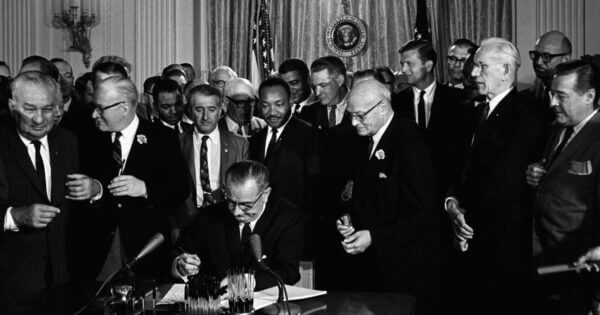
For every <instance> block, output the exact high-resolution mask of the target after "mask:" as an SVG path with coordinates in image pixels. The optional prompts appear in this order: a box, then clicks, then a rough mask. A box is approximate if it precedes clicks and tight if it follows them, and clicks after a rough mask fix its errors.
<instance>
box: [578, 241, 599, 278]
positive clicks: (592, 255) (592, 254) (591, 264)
mask: <svg viewBox="0 0 600 315" xmlns="http://www.w3.org/2000/svg"><path fill="white" fill-rule="evenodd" d="M575 264H576V265H582V266H583V267H584V268H585V269H586V270H587V271H595V272H598V271H600V266H599V265H598V264H600V246H598V247H595V248H592V249H590V250H588V252H587V253H585V254H584V255H583V256H581V257H579V259H578V260H577V262H576V263H575Z"/></svg>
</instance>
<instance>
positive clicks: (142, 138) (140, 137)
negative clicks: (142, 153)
mask: <svg viewBox="0 0 600 315" xmlns="http://www.w3.org/2000/svg"><path fill="white" fill-rule="evenodd" d="M136 139H137V142H138V143H139V144H146V143H148V138H146V135H137V137H136Z"/></svg>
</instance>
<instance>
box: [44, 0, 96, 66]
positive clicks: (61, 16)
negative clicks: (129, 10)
mask: <svg viewBox="0 0 600 315" xmlns="http://www.w3.org/2000/svg"><path fill="white" fill-rule="evenodd" d="M99 20H100V19H99V18H98V17H97V16H96V15H95V14H93V13H92V14H88V13H87V12H85V11H84V12H82V13H81V14H79V7H78V6H74V5H73V6H71V7H70V8H69V10H62V11H61V12H56V13H54V19H53V25H54V26H55V27H58V28H64V29H66V30H68V31H69V32H70V33H71V46H70V47H69V51H78V52H80V53H81V54H82V56H83V64H84V65H85V67H86V68H89V67H90V59H91V57H92V45H91V44H90V34H91V28H92V27H94V26H96V25H98V23H99V22H100V21H99Z"/></svg>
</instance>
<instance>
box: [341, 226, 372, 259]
mask: <svg viewBox="0 0 600 315" xmlns="http://www.w3.org/2000/svg"><path fill="white" fill-rule="evenodd" d="M369 246H371V232H369V231H368V230H360V231H357V232H356V233H354V234H352V235H350V236H348V237H347V238H346V239H344V240H343V241H342V247H344V250H345V251H346V253H348V254H352V255H354V254H360V253H362V252H364V251H365V250H367V248H369Z"/></svg>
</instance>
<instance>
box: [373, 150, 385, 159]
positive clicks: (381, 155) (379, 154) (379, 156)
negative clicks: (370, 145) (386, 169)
mask: <svg viewBox="0 0 600 315" xmlns="http://www.w3.org/2000/svg"><path fill="white" fill-rule="evenodd" d="M375 157H376V158H377V159H378V160H383V159H385V152H384V151H383V150H382V149H379V150H377V151H376V152H375Z"/></svg>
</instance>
